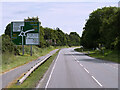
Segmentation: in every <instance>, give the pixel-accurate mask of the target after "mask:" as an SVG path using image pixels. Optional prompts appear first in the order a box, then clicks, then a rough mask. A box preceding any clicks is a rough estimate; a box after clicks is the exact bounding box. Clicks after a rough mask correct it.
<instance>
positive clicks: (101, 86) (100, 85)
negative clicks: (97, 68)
mask: <svg viewBox="0 0 120 90" xmlns="http://www.w3.org/2000/svg"><path fill="white" fill-rule="evenodd" d="M92 78H93V79H94V80H95V81H96V82H97V83H98V84H99V85H100V86H101V87H102V84H100V83H99V82H98V80H97V79H95V77H94V76H92Z"/></svg>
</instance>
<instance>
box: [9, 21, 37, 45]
mask: <svg viewBox="0 0 120 90" xmlns="http://www.w3.org/2000/svg"><path fill="white" fill-rule="evenodd" d="M11 38H12V41H13V43H14V44H16V45H39V22H37V21H25V22H11Z"/></svg>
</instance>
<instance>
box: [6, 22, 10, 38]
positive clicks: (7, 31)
mask: <svg viewBox="0 0 120 90" xmlns="http://www.w3.org/2000/svg"><path fill="white" fill-rule="evenodd" d="M5 35H8V36H9V37H11V23H9V24H8V25H7V26H6V28H5Z"/></svg>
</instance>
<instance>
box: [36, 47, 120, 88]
mask: <svg viewBox="0 0 120 90" xmlns="http://www.w3.org/2000/svg"><path fill="white" fill-rule="evenodd" d="M49 72H50V73H49V75H46V77H44V78H47V80H46V79H43V80H42V81H41V82H40V83H39V84H38V85H39V86H37V87H42V88H118V64H117V63H113V62H109V61H104V60H99V59H94V58H92V57H89V56H86V55H84V54H82V53H79V52H75V51H74V48H66V49H62V50H61V51H60V52H59V54H58V57H57V59H56V61H55V63H54V64H53V66H52V68H51V70H50V71H49ZM45 80H46V81H45ZM43 82H44V83H45V84H43ZM41 84H43V85H42V86H41Z"/></svg>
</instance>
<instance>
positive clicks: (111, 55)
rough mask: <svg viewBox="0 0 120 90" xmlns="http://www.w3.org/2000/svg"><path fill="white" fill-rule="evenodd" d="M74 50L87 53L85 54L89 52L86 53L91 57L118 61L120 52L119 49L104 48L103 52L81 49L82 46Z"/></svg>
mask: <svg viewBox="0 0 120 90" xmlns="http://www.w3.org/2000/svg"><path fill="white" fill-rule="evenodd" d="M75 51H78V52H83V53H87V54H88V52H89V54H88V55H89V56H91V57H95V58H99V59H103V60H108V61H112V62H117V63H120V53H118V52H120V51H118V50H108V49H105V50H104V53H103V52H101V51H98V50H90V49H89V50H88V49H84V51H82V48H77V49H75Z"/></svg>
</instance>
